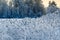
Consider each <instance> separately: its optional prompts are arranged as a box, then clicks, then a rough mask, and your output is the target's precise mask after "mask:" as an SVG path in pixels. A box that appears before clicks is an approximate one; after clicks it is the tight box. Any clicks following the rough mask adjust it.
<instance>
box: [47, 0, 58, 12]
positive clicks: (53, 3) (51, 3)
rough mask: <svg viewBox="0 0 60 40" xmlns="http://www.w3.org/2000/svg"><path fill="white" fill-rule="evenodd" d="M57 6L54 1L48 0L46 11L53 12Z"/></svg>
mask: <svg viewBox="0 0 60 40" xmlns="http://www.w3.org/2000/svg"><path fill="white" fill-rule="evenodd" d="M57 9H58V8H57V4H56V3H55V1H52V2H51V1H49V6H48V8H47V12H49V13H53V12H55V11H56V10H57Z"/></svg>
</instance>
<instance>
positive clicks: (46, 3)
mask: <svg viewBox="0 0 60 40" xmlns="http://www.w3.org/2000/svg"><path fill="white" fill-rule="evenodd" d="M49 1H55V2H56V4H57V6H58V7H59V8H60V0H43V4H44V6H45V7H47V6H48V3H49Z"/></svg>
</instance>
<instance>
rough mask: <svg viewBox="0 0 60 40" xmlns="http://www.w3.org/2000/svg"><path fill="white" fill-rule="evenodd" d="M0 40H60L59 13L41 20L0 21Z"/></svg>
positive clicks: (48, 15) (43, 17)
mask: <svg viewBox="0 0 60 40" xmlns="http://www.w3.org/2000/svg"><path fill="white" fill-rule="evenodd" d="M0 40H60V13H58V12H55V13H52V14H51V13H50V14H47V15H44V16H42V17H41V18H23V19H0Z"/></svg>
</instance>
